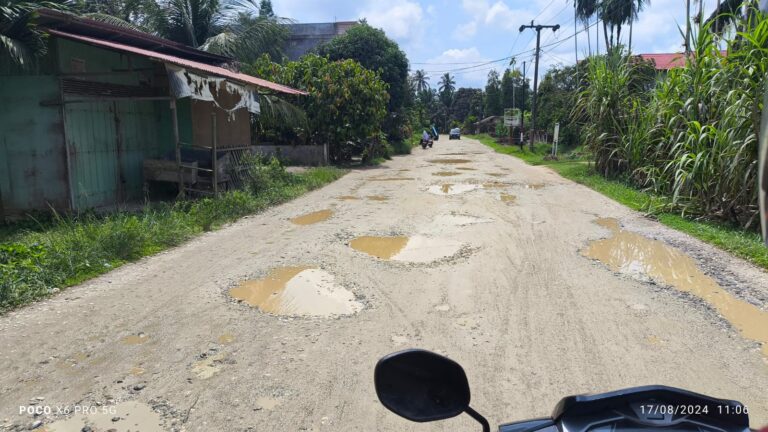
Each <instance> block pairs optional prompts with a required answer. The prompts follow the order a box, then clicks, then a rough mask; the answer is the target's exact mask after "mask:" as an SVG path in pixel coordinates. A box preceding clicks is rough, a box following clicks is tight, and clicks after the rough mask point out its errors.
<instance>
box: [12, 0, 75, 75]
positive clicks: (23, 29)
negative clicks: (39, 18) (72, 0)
mask: <svg viewBox="0 0 768 432" xmlns="http://www.w3.org/2000/svg"><path fill="white" fill-rule="evenodd" d="M40 8H49V9H59V10H66V9H67V8H68V2H67V1H65V0H49V1H24V0H0V61H2V59H3V58H8V59H10V61H11V63H13V64H16V65H18V66H21V67H23V68H28V67H30V66H31V65H32V64H33V63H34V61H35V59H36V58H39V57H40V56H42V55H44V54H45V53H46V51H47V44H46V43H45V38H44V35H43V33H42V32H40V31H39V30H38V29H37V28H36V26H35V24H34V22H33V18H34V16H35V11H36V10H37V9H40Z"/></svg>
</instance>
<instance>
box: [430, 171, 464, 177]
mask: <svg viewBox="0 0 768 432" xmlns="http://www.w3.org/2000/svg"><path fill="white" fill-rule="evenodd" d="M432 175H433V176H437V177H453V176H457V175H461V173H458V172H456V171H438V172H434V173H432Z"/></svg>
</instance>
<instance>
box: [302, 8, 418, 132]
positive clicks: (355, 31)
mask: <svg viewBox="0 0 768 432" xmlns="http://www.w3.org/2000/svg"><path fill="white" fill-rule="evenodd" d="M317 52H318V54H320V55H321V56H323V57H328V58H329V59H330V60H331V61H338V60H354V61H356V62H357V63H360V65H362V66H363V67H364V68H366V69H368V70H371V71H374V72H376V73H377V74H378V76H379V78H380V79H381V80H382V81H384V82H385V83H386V84H387V93H388V94H389V99H388V101H387V105H386V107H387V111H388V112H389V114H390V115H389V116H387V117H386V118H385V119H384V121H383V124H382V130H383V131H384V133H385V134H386V135H387V137H386V138H387V140H388V141H390V142H396V141H402V140H404V139H406V138H407V137H408V136H409V135H410V133H411V130H410V127H409V125H408V122H407V120H408V116H407V115H406V111H405V110H406V107H407V105H408V104H409V99H410V95H409V91H408V57H406V55H405V53H404V52H403V51H402V50H401V49H400V46H399V45H397V43H396V42H395V41H393V40H391V39H389V38H388V37H387V35H386V34H385V33H384V31H383V30H381V29H377V28H373V27H371V26H370V25H368V23H367V22H365V20H362V21H361V22H360V23H358V25H356V26H354V27H352V28H350V29H349V30H348V31H347V32H346V33H345V34H344V35H342V36H339V37H335V38H333V39H331V40H330V41H329V42H327V43H326V44H324V45H321V46H319V47H318V49H317ZM352 94H355V93H354V92H353V93H352ZM342 125H343V123H342Z"/></svg>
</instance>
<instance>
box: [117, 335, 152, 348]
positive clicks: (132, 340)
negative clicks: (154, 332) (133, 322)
mask: <svg viewBox="0 0 768 432" xmlns="http://www.w3.org/2000/svg"><path fill="white" fill-rule="evenodd" d="M148 340H149V336H147V335H146V334H145V333H143V332H142V333H138V334H135V335H129V336H126V337H124V338H122V339H120V342H121V343H122V344H123V345H141V344H143V343H146V342H147V341H148Z"/></svg>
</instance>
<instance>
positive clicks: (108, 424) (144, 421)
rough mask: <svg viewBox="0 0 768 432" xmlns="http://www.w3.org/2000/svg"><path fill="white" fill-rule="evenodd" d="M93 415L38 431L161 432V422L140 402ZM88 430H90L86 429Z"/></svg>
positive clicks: (111, 407)
mask: <svg viewBox="0 0 768 432" xmlns="http://www.w3.org/2000/svg"><path fill="white" fill-rule="evenodd" d="M100 408H104V410H102V409H99V410H98V413H94V414H87V415H86V414H77V415H75V416H73V417H71V418H69V419H66V420H60V421H57V422H53V423H51V424H49V425H46V426H44V427H43V428H41V429H38V430H39V431H40V432H81V431H83V430H93V431H111V432H129V431H134V432H135V431H141V432H163V431H164V430H165V429H164V428H163V426H162V425H163V420H162V419H161V417H160V415H159V414H158V413H156V412H154V411H152V408H151V407H150V406H149V405H147V404H143V403H140V402H122V403H119V404H117V405H112V406H107V405H105V406H103V407H100ZM88 428H90V429H88Z"/></svg>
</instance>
